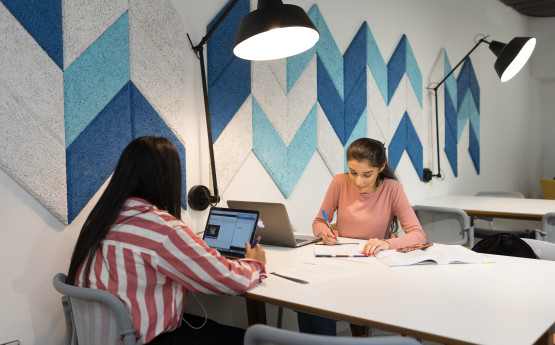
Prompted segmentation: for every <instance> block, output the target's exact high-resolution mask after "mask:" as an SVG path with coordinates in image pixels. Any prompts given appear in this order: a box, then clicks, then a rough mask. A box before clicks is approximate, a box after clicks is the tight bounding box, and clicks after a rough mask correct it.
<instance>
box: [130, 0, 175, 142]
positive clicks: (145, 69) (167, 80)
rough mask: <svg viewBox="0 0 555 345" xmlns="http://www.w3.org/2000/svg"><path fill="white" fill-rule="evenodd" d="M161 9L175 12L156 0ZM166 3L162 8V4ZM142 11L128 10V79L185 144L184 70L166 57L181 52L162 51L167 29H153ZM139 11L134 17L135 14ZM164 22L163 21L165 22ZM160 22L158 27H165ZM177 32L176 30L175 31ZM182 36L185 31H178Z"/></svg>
mask: <svg viewBox="0 0 555 345" xmlns="http://www.w3.org/2000/svg"><path fill="white" fill-rule="evenodd" d="M157 4H158V5H159V7H160V9H158V10H159V11H161V9H165V11H167V16H168V17H169V18H171V17H172V16H174V15H176V14H175V13H174V10H173V9H172V8H171V6H170V5H169V4H168V3H167V2H166V1H159V2H157ZM164 4H165V5H166V7H164V6H163V5H164ZM141 10H143V11H144V10H145V8H143V7H138V10H137V11H134V10H133V11H130V19H129V27H130V30H129V31H130V32H129V45H130V47H129V49H130V52H129V53H130V54H129V55H130V74H131V81H132V82H133V83H134V84H135V86H137V88H138V89H139V90H140V91H141V93H142V94H143V96H144V97H145V98H146V99H147V100H148V101H149V103H150V104H151V105H152V107H153V108H154V109H155V110H156V112H157V113H158V114H159V115H160V116H161V117H162V118H163V119H164V121H165V122H166V124H167V125H168V126H169V127H170V128H171V130H172V131H173V132H174V133H175V134H176V135H177V136H178V137H179V139H180V140H181V141H182V142H183V143H185V140H184V139H185V135H184V132H185V131H184V129H185V115H184V109H185V97H184V95H185V71H184V65H183V63H182V62H180V61H179V58H175V57H172V58H168V57H167V56H171V55H172V54H173V53H177V55H179V56H183V54H184V49H185V46H183V45H182V46H180V47H181V49H182V51H181V50H179V49H177V50H174V49H173V48H170V50H169V51H165V47H164V46H163V44H164V43H163V42H164V41H163V40H165V39H166V38H164V37H160V36H165V35H166V33H167V32H168V31H169V29H166V30H163V29H158V30H152V31H151V29H152V27H153V25H150V22H148V21H147V22H144V21H142V20H141V18H144V17H145V15H144V13H142V12H141ZM136 13H137V14H138V16H136V15H135V14H136ZM170 22H171V20H170ZM164 25H165V24H164ZM164 25H162V24H160V26H164ZM176 34H178V33H176ZM181 35H185V33H181Z"/></svg>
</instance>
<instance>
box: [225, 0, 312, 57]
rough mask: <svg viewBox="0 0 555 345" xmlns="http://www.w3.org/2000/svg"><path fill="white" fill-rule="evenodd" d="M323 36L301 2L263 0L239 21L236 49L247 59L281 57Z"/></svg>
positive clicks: (304, 48) (235, 52) (309, 45)
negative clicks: (300, 4) (291, 3)
mask: <svg viewBox="0 0 555 345" xmlns="http://www.w3.org/2000/svg"><path fill="white" fill-rule="evenodd" d="M319 38H320V33H319V32H318V30H317V29H316V27H315V26H314V24H313V23H312V21H311V20H310V18H309V17H308V15H307V14H306V12H305V11H304V10H303V9H302V8H300V7H299V6H295V5H288V4H286V5H284V4H283V2H282V1H280V0H259V2H258V7H257V9H256V10H255V11H252V12H251V13H249V14H247V15H246V16H245V17H243V19H242V20H241V23H239V28H238V29H237V35H236V36H235V44H234V46H233V53H234V54H235V55H236V56H237V57H240V58H242V59H245V60H274V59H281V58H285V57H288V56H292V55H296V54H299V53H302V52H304V51H305V50H308V49H310V48H312V47H313V46H314V44H316V42H317V41H318V39H319Z"/></svg>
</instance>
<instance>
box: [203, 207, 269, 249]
mask: <svg viewBox="0 0 555 345" xmlns="http://www.w3.org/2000/svg"><path fill="white" fill-rule="evenodd" d="M258 214H259V213H258V211H253V210H237V209H231V208H222V207H212V208H211V209H210V213H209V214H208V220H207V221H206V227H205V228H204V234H203V236H202V239H203V240H204V242H205V243H206V244H207V245H208V246H209V247H210V248H214V249H216V250H217V251H219V252H220V254H222V255H223V256H225V257H226V258H228V259H242V258H244V257H245V254H247V249H246V246H245V242H249V243H252V240H253V238H254V232H255V231H256V224H257V223H258Z"/></svg>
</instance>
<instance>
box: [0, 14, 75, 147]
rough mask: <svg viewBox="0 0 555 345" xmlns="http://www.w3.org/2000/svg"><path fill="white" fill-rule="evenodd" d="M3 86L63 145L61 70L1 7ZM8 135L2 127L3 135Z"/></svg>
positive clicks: (1, 79)
mask: <svg viewBox="0 0 555 345" xmlns="http://www.w3.org/2000/svg"><path fill="white" fill-rule="evenodd" d="M0 32H2V35H0V45H1V47H2V48H1V49H0V84H1V85H3V86H4V87H5V89H6V90H8V93H7V94H3V95H2V96H3V97H11V98H13V99H15V100H16V101H17V102H18V103H20V104H22V105H23V107H24V108H25V109H27V115H26V116H25V117H34V118H35V119H36V121H38V123H40V124H41V126H42V127H43V130H46V131H48V133H49V136H50V137H51V138H52V139H53V140H55V141H56V142H57V143H59V144H62V145H63V144H64V140H65V139H64V98H63V76H62V70H61V69H60V68H59V67H58V66H57V65H56V63H54V61H53V60H52V59H51V58H50V57H49V55H48V54H46V52H45V51H44V50H43V49H42V48H41V47H40V46H39V45H38V44H37V42H36V41H35V40H34V38H33V37H32V36H31V35H30V34H29V33H28V32H27V30H26V29H25V28H24V27H23V26H22V25H21V24H20V23H19V22H18V21H17V19H16V18H15V17H14V16H13V15H12V14H11V13H10V12H9V11H8V10H7V9H6V8H5V7H4V6H3V5H2V4H0ZM3 131H5V129H4V128H1V127H0V133H3Z"/></svg>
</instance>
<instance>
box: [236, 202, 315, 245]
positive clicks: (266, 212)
mask: <svg viewBox="0 0 555 345" xmlns="http://www.w3.org/2000/svg"><path fill="white" fill-rule="evenodd" d="M227 205H228V206H229V207H233V208H240V209H245V210H256V211H259V212H260V220H261V221H262V223H263V224H264V228H258V229H257V231H256V236H258V235H260V236H261V240H260V243H262V244H271V245H274V246H282V247H300V246H304V245H307V244H310V243H314V242H318V241H320V237H316V236H314V235H300V234H295V233H294V231H293V227H292V226H291V222H290V221H289V215H288V214H287V209H286V208H285V205H284V204H281V203H274V202H258V201H239V200H228V201H227Z"/></svg>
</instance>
